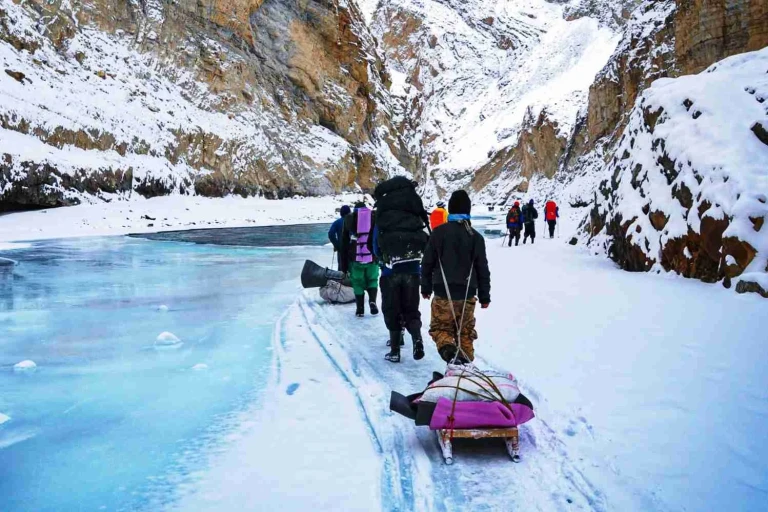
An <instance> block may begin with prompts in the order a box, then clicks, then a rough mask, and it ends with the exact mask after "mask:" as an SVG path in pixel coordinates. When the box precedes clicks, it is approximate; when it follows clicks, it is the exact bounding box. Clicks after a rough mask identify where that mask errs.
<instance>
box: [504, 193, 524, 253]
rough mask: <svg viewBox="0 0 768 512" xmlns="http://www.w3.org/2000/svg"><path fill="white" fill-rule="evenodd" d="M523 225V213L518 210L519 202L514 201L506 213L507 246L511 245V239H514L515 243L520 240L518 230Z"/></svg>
mask: <svg viewBox="0 0 768 512" xmlns="http://www.w3.org/2000/svg"><path fill="white" fill-rule="evenodd" d="M522 227H523V214H522V212H521V211H520V203H519V202H517V201H515V204H513V205H512V208H510V209H509V213H507V229H508V230H509V243H508V244H507V246H508V247H512V240H513V239H514V240H515V245H516V246H517V244H518V243H519V242H520V230H521V229H522Z"/></svg>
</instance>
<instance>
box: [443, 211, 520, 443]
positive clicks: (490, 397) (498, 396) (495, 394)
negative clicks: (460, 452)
mask: <svg viewBox="0 0 768 512" xmlns="http://www.w3.org/2000/svg"><path fill="white" fill-rule="evenodd" d="M461 224H462V225H464V227H465V228H466V229H467V232H468V233H470V234H472V226H471V225H470V224H469V223H468V222H467V221H461ZM437 262H438V263H439V264H440V274H441V275H442V278H443V285H444V286H445V293H446V295H448V301H449V302H450V304H451V313H452V315H453V323H454V326H455V327H456V333H455V336H454V342H455V344H456V353H455V354H454V356H453V359H451V361H450V362H449V363H448V364H449V365H455V363H456V360H457V359H458V358H459V356H460V355H462V356H464V359H465V360H467V361H469V357H468V356H467V353H466V352H464V350H463V349H462V347H461V330H462V328H463V327H464V314H465V312H466V309H467V300H468V298H469V285H470V282H471V281H472V271H473V270H474V268H475V257H474V254H473V255H472V258H471V262H470V267H469V275H468V276H467V288H466V290H465V291H464V301H463V306H462V309H461V319H459V318H458V316H457V315H456V309H455V308H454V304H453V298H452V297H451V290H450V287H449V286H448V278H447V277H446V275H445V269H444V268H443V260H442V258H440V256H439V255H438V257H437ZM468 372H471V373H470V375H472V376H473V377H477V378H479V379H480V380H481V381H482V382H483V383H484V384H487V385H488V387H489V388H490V389H488V388H487V387H485V386H484V384H482V383H480V382H477V381H475V380H472V379H471V378H468V377H465V374H466V373H468ZM458 377H459V378H458V380H457V381H456V385H455V386H432V387H441V388H452V387H455V388H456V392H455V393H454V395H453V404H452V405H451V414H450V416H448V430H449V432H450V439H451V441H453V431H454V428H453V426H454V423H455V417H454V413H455V412H456V402H457V401H458V397H459V391H464V392H465V393H467V394H469V395H471V396H476V397H478V398H480V399H484V400H487V401H490V402H501V403H502V404H504V406H505V407H506V408H507V409H508V410H509V412H510V413H511V414H512V418H513V420H514V421H515V423H517V419H516V418H515V412H514V410H513V409H512V406H511V404H510V403H509V402H508V401H507V400H506V399H505V398H504V395H503V394H502V393H501V390H500V389H499V388H498V386H496V383H494V382H493V379H491V378H490V377H489V376H487V375H486V374H484V373H483V372H482V371H480V370H478V369H477V368H476V367H474V366H472V367H471V368H466V366H465V367H464V368H462V370H461V373H460V374H459V376H458ZM462 378H463V379H466V380H468V381H470V382H472V383H473V384H475V385H476V386H478V387H479V388H481V389H483V390H484V391H487V392H488V394H487V395H486V394H484V393H477V392H474V391H470V390H468V389H463V388H461V379H462Z"/></svg>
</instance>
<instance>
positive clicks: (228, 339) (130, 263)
mask: <svg viewBox="0 0 768 512" xmlns="http://www.w3.org/2000/svg"><path fill="white" fill-rule="evenodd" d="M326 230H327V226H326V225H315V226H292V227H291V226H286V227H280V228H248V229H237V230H217V231H216V232H215V234H214V235H212V233H214V232H200V231H197V232H188V233H180V234H161V235H156V236H152V237H153V238H156V240H148V239H139V238H129V237H108V238H83V239H74V240H54V241H46V242H37V243H34V244H32V245H31V247H29V248H27V249H21V250H15V251H11V252H7V253H2V254H0V256H5V257H9V258H13V259H14V260H17V261H18V262H19V264H18V265H15V266H10V267H9V266H2V267H0V418H4V417H5V416H7V417H8V418H10V419H7V420H6V421H5V422H4V423H2V421H1V420H0V423H2V425H0V497H1V498H0V502H1V503H0V509H2V510H3V511H6V512H11V511H21V510H24V511H26V510H30V511H32V510H34V511H47V510H50V511H53V510H57V511H59V510H99V509H102V510H135V509H148V510H151V509H156V508H157V507H158V506H159V505H161V504H163V503H165V502H166V501H167V500H168V499H170V498H169V497H170V495H171V494H172V493H171V492H169V491H170V490H171V489H173V488H174V487H176V486H178V485H180V484H183V483H184V482H185V480H186V479H187V477H188V476H189V475H191V474H193V473H194V472H196V471H199V470H200V469H201V468H202V466H203V464H204V457H205V455H206V454H207V453H209V452H210V450H211V449H215V447H216V444H217V443H218V442H219V441H220V440H221V439H222V438H224V437H225V436H226V434H227V433H228V432H229V429H230V428H231V427H232V426H233V422H234V419H233V418H234V417H235V416H236V415H237V413H239V412H241V411H242V410H244V409H245V408H246V407H248V406H250V405H253V404H254V403H257V402H258V401H259V400H261V399H262V397H261V393H260V391H261V390H262V388H263V386H264V385H265V383H266V381H267V379H268V377H269V369H270V365H271V361H272V354H271V348H270V347H271V336H272V330H273V326H274V324H275V321H276V320H277V319H278V318H279V317H280V315H281V314H282V312H283V310H285V309H286V307H288V306H289V305H290V304H291V303H292V302H293V301H294V300H295V299H296V296H297V293H298V291H299V288H300V285H299V281H298V276H299V272H300V270H301V267H302V264H303V262H304V259H305V258H310V259H315V260H316V261H318V262H319V263H322V264H324V265H327V264H329V263H330V253H329V251H328V250H327V249H325V248H321V247H320V245H321V244H323V243H325V241H326V239H325V233H326ZM172 240H183V241H184V242H198V243H179V242H178V241H172ZM212 243H222V244H226V245H228V246H223V245H210V244H212ZM203 244H204V245H203ZM233 244H234V245H236V246H232V245H233ZM299 247H300V250H297V248H299ZM163 332H170V333H172V334H173V335H175V336H176V337H178V338H179V339H180V340H181V342H182V344H181V345H176V346H173V347H156V346H155V342H156V339H157V338H158V335H160V334H161V333H163ZM22 360H32V361H34V362H35V363H36V364H37V369H36V370H34V371H18V370H14V368H13V367H14V364H16V363H18V362H20V361H22ZM193 368H196V369H193Z"/></svg>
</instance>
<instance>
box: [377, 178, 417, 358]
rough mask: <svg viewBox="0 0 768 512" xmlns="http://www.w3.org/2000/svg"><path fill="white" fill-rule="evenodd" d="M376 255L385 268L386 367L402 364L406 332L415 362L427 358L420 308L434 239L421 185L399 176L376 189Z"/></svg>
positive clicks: (382, 287) (382, 281)
mask: <svg viewBox="0 0 768 512" xmlns="http://www.w3.org/2000/svg"><path fill="white" fill-rule="evenodd" d="M374 196H375V197H376V226H375V227H374V228H373V252H374V254H375V255H376V258H377V259H378V260H379V264H380V266H381V271H382V274H381V281H380V284H381V309H382V312H383V313H384V323H385V324H386V326H387V329H388V330H389V341H388V342H387V345H388V346H389V348H390V349H389V353H388V354H386V355H385V356H384V358H385V359H386V360H387V361H390V362H393V363H399V362H400V346H401V345H404V344H405V342H404V341H403V328H405V329H406V330H407V331H408V333H409V334H410V335H411V339H412V340H413V358H414V359H415V360H417V361H418V360H419V359H422V358H423V357H424V341H423V339H422V336H421V313H420V312H419V304H420V302H421V297H420V296H419V277H420V270H421V258H422V256H423V254H424V248H425V247H426V245H427V240H428V239H429V235H427V233H426V232H425V231H424V230H425V228H426V227H427V222H428V217H427V212H426V210H424V204H423V203H422V201H421V198H420V197H419V195H418V193H417V192H416V184H415V183H414V182H412V181H411V180H409V179H407V178H405V177H402V176H398V177H395V178H392V179H390V180H387V181H385V182H383V183H381V184H379V185H378V186H377V187H376V190H375V191H374Z"/></svg>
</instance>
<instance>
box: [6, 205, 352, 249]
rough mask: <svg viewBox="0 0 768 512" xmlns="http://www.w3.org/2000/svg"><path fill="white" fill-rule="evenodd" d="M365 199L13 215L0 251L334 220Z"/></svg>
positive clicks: (77, 209) (121, 207)
mask: <svg viewBox="0 0 768 512" xmlns="http://www.w3.org/2000/svg"><path fill="white" fill-rule="evenodd" d="M360 197H361V196H360V195H358V194H346V195H339V196H328V197H308V198H296V199H281V200H271V199H263V198H253V197H250V198H241V197H237V196H229V197H224V198H216V199H211V198H206V197H199V196H180V195H174V196H163V197H155V198H152V199H137V200H134V201H113V202H110V203H99V204H83V205H78V206H70V207H65V208H55V209H49V210H38V211H29V212H19V213H10V214H7V215H2V216H0V250H4V249H6V250H7V249H13V248H16V247H18V246H14V245H10V244H5V245H3V242H14V241H19V240H24V241H29V240H44V239H51V238H71V237H80V236H105V235H124V234H127V233H153V232H157V231H170V230H177V229H201V228H224V227H243V226H275V225H282V224H309V223H315V222H331V221H332V220H333V219H334V218H336V216H337V215H338V214H337V213H336V209H337V208H339V207H340V206H341V205H342V204H351V203H353V202H354V201H355V200H357V199H359V198H360Z"/></svg>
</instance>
